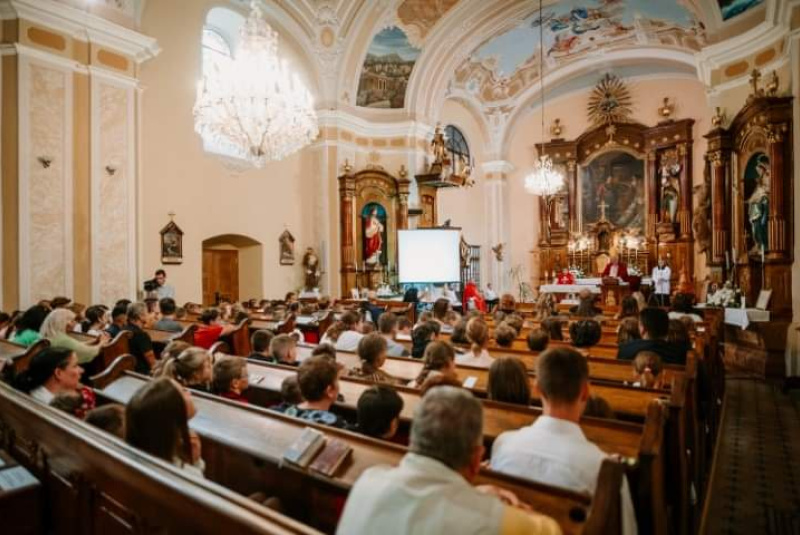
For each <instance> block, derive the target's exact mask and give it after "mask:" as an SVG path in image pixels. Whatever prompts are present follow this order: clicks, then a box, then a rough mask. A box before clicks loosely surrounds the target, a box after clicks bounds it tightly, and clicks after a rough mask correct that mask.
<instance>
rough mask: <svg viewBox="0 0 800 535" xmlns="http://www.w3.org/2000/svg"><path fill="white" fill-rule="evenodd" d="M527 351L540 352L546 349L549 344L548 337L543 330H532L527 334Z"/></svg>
mask: <svg viewBox="0 0 800 535" xmlns="http://www.w3.org/2000/svg"><path fill="white" fill-rule="evenodd" d="M527 342H528V349H530V350H531V351H534V352H537V353H539V352H542V351H544V350H545V349H547V344H549V343H550V336H549V335H548V334H547V331H545V330H543V329H534V330H532V331H531V332H529V333H528V339H527Z"/></svg>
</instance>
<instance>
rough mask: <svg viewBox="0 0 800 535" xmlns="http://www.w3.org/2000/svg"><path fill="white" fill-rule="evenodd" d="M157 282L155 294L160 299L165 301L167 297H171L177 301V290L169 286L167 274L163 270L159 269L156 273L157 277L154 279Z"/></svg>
mask: <svg viewBox="0 0 800 535" xmlns="http://www.w3.org/2000/svg"><path fill="white" fill-rule="evenodd" d="M153 280H155V281H156V284H157V285H158V286H156V289H155V293H156V297H157V298H158V299H164V298H165V297H171V298H172V299H175V288H174V287H173V286H172V285H171V284H167V272H166V271H164V270H163V269H159V270H158V271H156V276H155V278H154V279H153Z"/></svg>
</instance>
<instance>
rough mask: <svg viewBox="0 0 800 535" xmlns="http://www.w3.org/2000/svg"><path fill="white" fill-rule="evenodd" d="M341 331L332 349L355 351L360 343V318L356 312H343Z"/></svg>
mask: <svg viewBox="0 0 800 535" xmlns="http://www.w3.org/2000/svg"><path fill="white" fill-rule="evenodd" d="M341 322H342V327H343V331H342V333H341V334H340V335H339V337H338V338H337V339H336V343H335V345H334V347H335V348H336V349H337V351H355V350H356V349H358V343H359V342H360V341H361V337H362V336H364V335H363V334H361V316H359V314H358V313H357V312H352V311H351V312H345V313H344V314H342V319H341Z"/></svg>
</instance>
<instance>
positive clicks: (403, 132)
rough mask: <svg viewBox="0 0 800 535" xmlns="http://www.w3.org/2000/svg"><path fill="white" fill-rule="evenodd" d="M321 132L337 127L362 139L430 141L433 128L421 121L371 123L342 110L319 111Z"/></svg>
mask: <svg viewBox="0 0 800 535" xmlns="http://www.w3.org/2000/svg"><path fill="white" fill-rule="evenodd" d="M317 118H318V121H319V127H320V130H321V129H323V128H325V127H335V128H343V129H346V130H350V131H351V132H353V133H354V134H356V135H358V136H361V137H413V138H420V139H430V138H431V137H432V136H433V130H434V129H433V127H432V126H430V125H427V124H425V123H421V122H419V121H412V120H407V121H398V122H383V123H377V122H371V121H368V120H366V119H362V118H361V117H357V116H356V115H353V114H350V113H347V112H345V111H341V110H317Z"/></svg>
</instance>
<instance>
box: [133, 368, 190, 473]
mask: <svg viewBox="0 0 800 535" xmlns="http://www.w3.org/2000/svg"><path fill="white" fill-rule="evenodd" d="M196 413H197V410H196V408H195V406H194V401H193V400H192V395H191V394H190V393H189V390H187V389H185V388H181V386H180V385H179V384H178V383H177V382H175V381H174V380H172V379H170V378H168V377H161V378H159V379H154V380H152V381H148V382H147V383H145V385H144V386H142V387H141V388H140V389H139V390H138V391H137V392H136V393H135V394H134V395H133V397H132V398H131V400H130V402H128V405H127V406H126V409H125V441H126V442H127V443H128V444H130V445H131V446H133V447H135V448H138V449H140V450H142V451H144V452H145V453H149V454H150V455H153V456H154V457H158V458H159V459H162V460H164V461H167V462H168V463H172V464H174V465H175V466H177V467H179V468H181V469H183V470H185V471H186V472H187V473H188V474H191V475H193V476H197V477H203V472H204V471H205V463H204V462H203V458H202V457H201V455H200V453H201V451H200V448H201V445H200V438H199V437H198V436H197V434H195V433H194V432H193V431H190V430H189V420H191V419H192V418H193V417H194V415H195V414H196Z"/></svg>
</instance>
